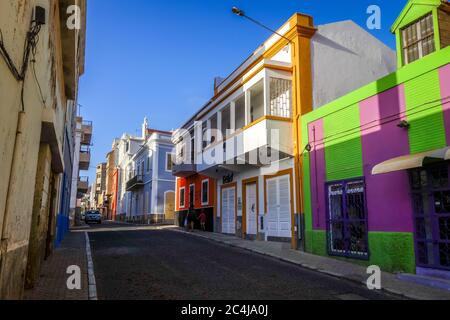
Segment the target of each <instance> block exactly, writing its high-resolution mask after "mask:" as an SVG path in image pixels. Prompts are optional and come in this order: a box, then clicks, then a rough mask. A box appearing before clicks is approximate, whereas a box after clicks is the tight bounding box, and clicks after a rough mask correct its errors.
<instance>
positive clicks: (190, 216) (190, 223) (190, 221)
mask: <svg viewBox="0 0 450 320" xmlns="http://www.w3.org/2000/svg"><path fill="white" fill-rule="evenodd" d="M186 222H187V224H186V228H187V231H189V232H194V223H195V210H194V207H193V206H191V207H190V208H189V211H188V213H187V216H186Z"/></svg>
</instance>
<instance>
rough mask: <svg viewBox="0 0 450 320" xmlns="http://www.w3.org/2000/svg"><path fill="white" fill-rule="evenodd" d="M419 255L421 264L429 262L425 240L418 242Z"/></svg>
mask: <svg viewBox="0 0 450 320" xmlns="http://www.w3.org/2000/svg"><path fill="white" fill-rule="evenodd" d="M417 256H418V260H419V263H420V264H423V265H426V264H428V249H427V245H426V243H425V242H417Z"/></svg>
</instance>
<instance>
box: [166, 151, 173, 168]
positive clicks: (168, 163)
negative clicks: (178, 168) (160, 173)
mask: <svg viewBox="0 0 450 320" xmlns="http://www.w3.org/2000/svg"><path fill="white" fill-rule="evenodd" d="M172 169H173V155H172V154H171V153H166V171H167V172H172Z"/></svg>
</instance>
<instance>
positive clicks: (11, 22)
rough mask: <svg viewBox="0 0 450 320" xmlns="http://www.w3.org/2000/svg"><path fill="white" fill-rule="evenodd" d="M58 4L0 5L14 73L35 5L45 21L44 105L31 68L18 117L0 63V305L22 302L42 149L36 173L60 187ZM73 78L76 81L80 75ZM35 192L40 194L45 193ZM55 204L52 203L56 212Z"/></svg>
mask: <svg viewBox="0 0 450 320" xmlns="http://www.w3.org/2000/svg"><path fill="white" fill-rule="evenodd" d="M60 2H64V1H57V0H27V1H26V0H15V1H0V30H1V32H2V35H3V41H4V45H5V47H6V49H7V51H8V53H9V55H10V56H11V58H12V59H13V61H14V64H15V65H16V66H17V68H18V69H20V67H21V66H20V62H21V60H22V56H23V48H24V41H25V37H26V33H27V31H28V29H29V26H30V21H31V16H32V9H33V8H34V7H35V6H36V5H40V6H42V7H44V8H45V9H46V19H47V21H46V22H47V23H46V25H44V26H42V29H41V32H40V34H39V40H40V41H39V43H38V46H37V50H36V52H37V54H36V64H35V70H36V77H37V79H38V81H39V84H40V86H41V89H42V95H43V98H44V100H45V102H43V101H42V99H41V97H40V94H39V90H38V86H37V83H36V80H35V78H34V75H33V69H32V65H31V63H30V65H29V67H28V72H27V73H26V76H25V82H24V83H25V85H24V104H25V107H24V110H23V111H22V106H21V87H22V83H21V82H19V81H17V80H16V79H15V78H14V77H13V76H12V74H11V72H10V71H9V69H8V68H7V66H6V64H5V61H4V60H3V58H2V57H0V97H1V100H0V101H1V102H0V146H2V147H1V150H0V177H2V178H1V179H0V236H1V239H2V240H1V246H0V299H8V298H20V297H21V296H22V293H23V283H24V280H25V274H26V265H27V257H28V245H29V238H30V229H31V223H32V217H33V214H32V212H33V201H34V198H35V180H36V174H37V169H38V156H39V149H40V146H41V143H43V144H44V145H45V144H46V145H47V147H46V148H45V147H44V149H49V150H51V156H49V157H44V158H43V159H44V160H43V161H42V162H39V170H42V169H43V167H42V166H44V167H46V166H48V167H49V168H51V171H52V173H53V174H56V180H57V182H58V183H57V184H56V185H57V186H58V187H59V185H60V183H59V181H60V179H59V174H60V172H62V170H63V159H62V141H63V129H64V120H65V113H66V93H67V92H68V90H67V87H66V86H65V79H66V78H65V76H66V75H65V74H64V73H63V72H64V71H63V64H64V63H65V61H63V55H62V47H61V35H62V34H61V31H60V17H59V14H58V13H59V6H58V5H59V3H60ZM53 13H55V14H53ZM74 56H75V55H74ZM30 59H31V57H30ZM76 78H77V80H78V74H77V75H76ZM75 91H77V90H75ZM38 190H41V191H40V192H44V189H43V188H40V189H38ZM57 194H58V195H59V190H58V191H57ZM58 203H59V201H54V205H55V206H57V204H58ZM56 210H57V208H55V211H56Z"/></svg>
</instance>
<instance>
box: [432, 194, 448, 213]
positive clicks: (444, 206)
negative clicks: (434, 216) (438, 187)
mask: <svg viewBox="0 0 450 320" xmlns="http://www.w3.org/2000/svg"><path fill="white" fill-rule="evenodd" d="M434 210H435V212H436V213H450V191H444V192H435V193H434Z"/></svg>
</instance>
